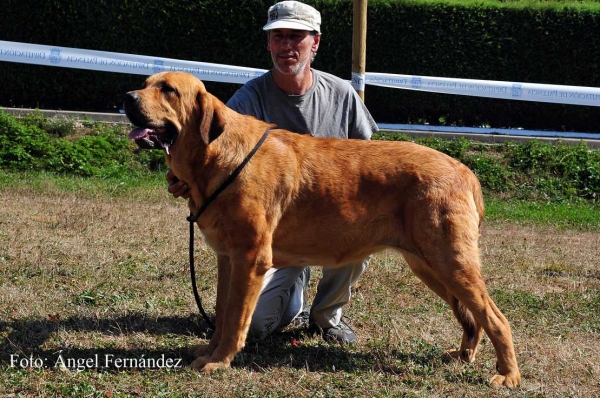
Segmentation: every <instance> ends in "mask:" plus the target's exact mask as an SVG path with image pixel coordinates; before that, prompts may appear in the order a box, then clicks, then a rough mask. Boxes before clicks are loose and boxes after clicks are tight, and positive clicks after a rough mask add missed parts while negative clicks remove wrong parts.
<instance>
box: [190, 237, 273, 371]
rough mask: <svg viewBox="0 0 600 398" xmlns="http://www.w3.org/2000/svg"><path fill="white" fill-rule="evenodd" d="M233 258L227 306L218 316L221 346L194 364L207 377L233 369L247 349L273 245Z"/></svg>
mask: <svg viewBox="0 0 600 398" xmlns="http://www.w3.org/2000/svg"><path fill="white" fill-rule="evenodd" d="M233 257H234V258H232V259H231V269H230V273H229V275H230V279H229V288H228V295H227V302H226V304H225V305H224V308H223V309H222V311H221V312H217V332H216V333H218V338H219V340H218V341H217V343H218V344H217V346H216V348H215V350H214V352H213V353H212V355H211V356H210V357H209V356H202V357H199V358H197V359H196V360H195V361H194V362H193V363H192V367H193V368H194V369H196V370H201V371H202V372H205V373H212V372H213V371H215V370H217V369H220V368H226V367H229V364H230V363H231V361H232V360H233V358H234V357H235V355H236V354H237V353H238V352H239V351H240V350H241V349H242V348H244V344H245V342H246V336H247V334H248V329H249V328H250V322H251V320H252V314H253V313H254V309H255V308H256V303H257V301H258V297H259V295H260V290H261V287H262V283H263V279H264V275H265V272H266V271H267V270H268V268H270V266H271V248H270V245H269V246H268V247H267V248H265V249H260V250H256V249H254V250H252V251H250V253H248V252H246V253H243V254H241V255H240V254H239V252H238V254H236V255H235V256H233ZM223 283H225V282H223ZM219 314H224V316H222V317H220V316H219ZM213 338H214V337H213ZM211 344H212V340H211Z"/></svg>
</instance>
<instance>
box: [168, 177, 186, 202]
mask: <svg viewBox="0 0 600 398" xmlns="http://www.w3.org/2000/svg"><path fill="white" fill-rule="evenodd" d="M167 182H168V183H169V188H168V189H167V190H168V191H169V193H170V194H172V195H173V196H174V197H176V198H179V197H183V198H185V199H189V198H190V187H188V186H187V184H186V183H185V182H183V181H181V180H180V179H179V178H177V176H176V175H175V173H173V170H169V171H168V172H167Z"/></svg>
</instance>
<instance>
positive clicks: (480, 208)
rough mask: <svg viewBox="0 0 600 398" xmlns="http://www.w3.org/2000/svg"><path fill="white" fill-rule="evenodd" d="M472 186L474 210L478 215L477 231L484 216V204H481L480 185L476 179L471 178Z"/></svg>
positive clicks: (481, 193)
mask: <svg viewBox="0 0 600 398" xmlns="http://www.w3.org/2000/svg"><path fill="white" fill-rule="evenodd" d="M472 185H473V187H472V188H471V189H472V192H473V201H474V202H475V208H476V209H477V214H478V215H479V229H481V224H482V223H483V217H484V215H485V204H484V202H483V192H481V183H480V182H479V179H478V178H477V177H475V178H473V183H472Z"/></svg>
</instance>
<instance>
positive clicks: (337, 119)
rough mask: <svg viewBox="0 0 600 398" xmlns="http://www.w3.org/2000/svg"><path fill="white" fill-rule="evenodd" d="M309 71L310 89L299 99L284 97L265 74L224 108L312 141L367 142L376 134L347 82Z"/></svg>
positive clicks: (297, 97)
mask: <svg viewBox="0 0 600 398" xmlns="http://www.w3.org/2000/svg"><path fill="white" fill-rule="evenodd" d="M311 70H312V73H313V85H312V87H311V88H310V89H309V90H308V91H307V92H306V93H304V94H302V95H288V94H286V93H284V92H283V91H282V90H281V89H280V88H279V87H277V85H276V84H275V81H274V80H273V75H272V72H271V71H269V72H267V73H265V74H264V75H262V76H260V77H257V78H256V79H253V80H250V81H249V82H247V83H246V84H245V85H244V86H243V87H242V88H240V89H239V90H238V91H237V92H236V93H235V94H234V95H233V96H232V97H231V99H230V100H229V101H228V102H227V106H228V107H230V108H231V109H233V110H235V111H237V112H239V113H242V114H244V115H251V116H254V117H256V118H257V119H260V120H264V121H265V122H267V123H274V124H276V125H277V127H279V128H283V129H286V130H290V131H293V132H296V133H301V134H311V135H313V136H315V137H332V138H357V139H365V140H368V139H369V138H370V137H371V135H372V134H373V133H375V132H377V131H378V130H379V129H378V128H377V124H376V123H375V121H374V120H373V118H372V117H371V115H370V114H369V111H368V110H367V107H366V106H365V105H364V104H363V102H362V101H361V99H360V97H359V96H358V94H357V93H356V91H355V90H354V88H352V86H351V85H350V83H349V82H347V81H345V80H342V79H340V78H339V77H336V76H333V75H330V74H329V73H325V72H321V71H318V70H315V69H311Z"/></svg>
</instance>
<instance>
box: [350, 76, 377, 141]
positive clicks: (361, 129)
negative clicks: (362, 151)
mask: <svg viewBox="0 0 600 398" xmlns="http://www.w3.org/2000/svg"><path fill="white" fill-rule="evenodd" d="M350 96H351V99H350V101H351V103H352V105H351V106H352V109H353V110H354V112H353V115H354V117H353V120H352V121H351V123H350V131H349V135H348V138H353V139H360V140H369V139H371V135H373V134H374V133H377V132H378V131H379V127H377V123H375V120H373V117H372V116H371V114H370V113H369V110H368V109H367V107H366V105H365V104H364V102H363V101H362V100H361V99H360V96H359V95H358V93H357V92H356V91H355V90H354V88H352V86H350Z"/></svg>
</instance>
